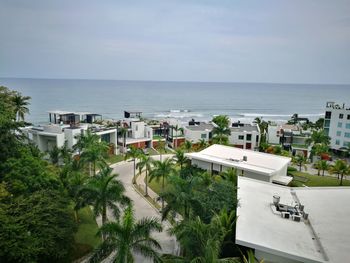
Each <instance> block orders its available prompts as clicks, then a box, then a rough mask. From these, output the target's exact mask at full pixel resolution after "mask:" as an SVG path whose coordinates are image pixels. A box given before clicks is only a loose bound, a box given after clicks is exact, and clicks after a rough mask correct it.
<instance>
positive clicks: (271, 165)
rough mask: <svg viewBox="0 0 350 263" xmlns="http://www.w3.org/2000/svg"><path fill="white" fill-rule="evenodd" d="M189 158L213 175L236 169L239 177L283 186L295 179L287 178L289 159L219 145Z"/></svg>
mask: <svg viewBox="0 0 350 263" xmlns="http://www.w3.org/2000/svg"><path fill="white" fill-rule="evenodd" d="M187 157H188V158H189V159H190V160H191V163H192V165H194V166H197V167H199V168H201V169H204V170H208V171H210V172H211V173H219V172H221V171H224V170H226V169H228V168H235V169H236V170H237V173H238V175H241V176H244V177H249V178H253V179H256V180H260V181H265V182H270V183H276V184H282V185H288V184H289V183H290V182H291V181H292V179H293V178H292V177H290V176H287V168H288V164H289V163H290V162H291V158H288V157H283V156H277V155H273V154H267V153H261V152H256V151H252V150H244V149H240V148H237V147H230V146H225V145H218V144H214V145H211V146H209V147H208V148H206V149H204V150H202V151H200V152H194V153H189V154H187Z"/></svg>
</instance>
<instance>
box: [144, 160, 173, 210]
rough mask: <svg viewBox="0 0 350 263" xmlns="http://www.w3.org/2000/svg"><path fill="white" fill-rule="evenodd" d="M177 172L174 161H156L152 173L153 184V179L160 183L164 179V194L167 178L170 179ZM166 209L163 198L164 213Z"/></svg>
mask: <svg viewBox="0 0 350 263" xmlns="http://www.w3.org/2000/svg"><path fill="white" fill-rule="evenodd" d="M174 172H175V168H174V163H173V160H172V159H170V158H168V159H166V160H164V161H162V162H161V161H157V160H155V161H154V162H153V169H152V170H151V172H150V174H149V175H150V179H149V181H150V182H151V181H152V180H153V179H156V181H158V182H159V180H160V179H161V178H162V192H164V184H165V178H166V177H169V176H170V175H171V174H173V173H174ZM163 209H164V198H162V211H163Z"/></svg>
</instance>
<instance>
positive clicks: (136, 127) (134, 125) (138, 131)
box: [131, 121, 145, 139]
mask: <svg viewBox="0 0 350 263" xmlns="http://www.w3.org/2000/svg"><path fill="white" fill-rule="evenodd" d="M131 132H132V135H131V137H132V138H133V139H139V138H143V137H145V123H144V122H143V121H135V122H131Z"/></svg>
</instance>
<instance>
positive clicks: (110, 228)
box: [89, 206, 162, 263]
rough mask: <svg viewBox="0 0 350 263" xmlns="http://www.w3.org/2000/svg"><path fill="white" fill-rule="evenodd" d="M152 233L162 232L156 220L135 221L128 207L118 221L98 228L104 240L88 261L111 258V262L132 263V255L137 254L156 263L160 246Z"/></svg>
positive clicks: (131, 210) (130, 208)
mask: <svg viewBox="0 0 350 263" xmlns="http://www.w3.org/2000/svg"><path fill="white" fill-rule="evenodd" d="M154 231H156V232H161V231H162V225H161V224H160V222H159V221H158V219H155V218H143V219H141V220H139V221H136V220H135V216H134V212H133V209H132V207H131V206H129V207H128V208H126V210H125V211H124V215H123V217H122V218H121V220H120V221H117V222H110V223H106V224H104V225H103V226H102V227H101V228H100V230H99V233H100V234H102V235H103V236H106V239H105V240H104V241H103V242H102V244H101V245H99V247H98V248H97V249H96V251H95V253H94V254H93V256H92V257H91V258H90V260H89V261H90V262H94V263H95V262H96V263H97V262H102V261H103V259H105V258H107V257H109V256H111V261H112V262H118V263H131V262H134V258H133V253H139V254H141V255H143V256H144V257H146V258H149V259H153V260H154V261H156V262H157V261H159V255H158V253H157V251H156V250H157V249H158V250H160V249H161V246H160V244H159V243H158V241H157V240H155V239H154V238H152V236H151V233H152V232H154ZM113 252H116V253H113Z"/></svg>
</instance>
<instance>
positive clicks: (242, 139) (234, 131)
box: [228, 122, 260, 150]
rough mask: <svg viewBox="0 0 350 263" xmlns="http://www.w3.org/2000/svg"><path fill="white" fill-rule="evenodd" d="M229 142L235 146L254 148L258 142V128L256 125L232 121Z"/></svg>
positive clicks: (256, 147) (257, 145)
mask: <svg viewBox="0 0 350 263" xmlns="http://www.w3.org/2000/svg"><path fill="white" fill-rule="evenodd" d="M230 130H231V135H230V136H229V138H228V139H229V143H230V144H232V145H234V146H235V147H238V148H242V149H247V150H256V149H258V147H259V142H260V130H259V126H258V125H251V124H243V123H239V122H238V123H232V126H231V127H230Z"/></svg>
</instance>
